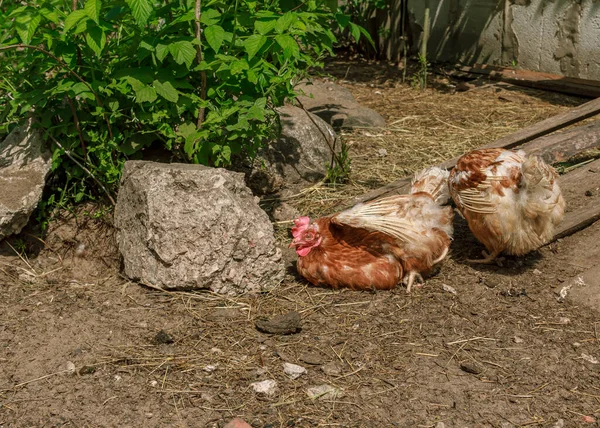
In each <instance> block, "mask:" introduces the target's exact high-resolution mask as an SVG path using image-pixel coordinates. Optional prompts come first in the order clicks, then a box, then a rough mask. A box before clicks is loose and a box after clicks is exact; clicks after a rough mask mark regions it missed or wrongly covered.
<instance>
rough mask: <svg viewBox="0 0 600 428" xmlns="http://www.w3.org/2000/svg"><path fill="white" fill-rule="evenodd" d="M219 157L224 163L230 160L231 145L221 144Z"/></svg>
mask: <svg viewBox="0 0 600 428" xmlns="http://www.w3.org/2000/svg"><path fill="white" fill-rule="evenodd" d="M221 157H222V158H223V159H224V160H225V163H226V164H228V163H229V162H231V147H230V146H222V148H221Z"/></svg>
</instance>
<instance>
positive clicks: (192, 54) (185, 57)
mask: <svg viewBox="0 0 600 428" xmlns="http://www.w3.org/2000/svg"><path fill="white" fill-rule="evenodd" d="M169 52H171V55H172V56H173V59H174V60H175V62H176V63H177V64H184V63H185V65H186V66H187V68H188V69H189V68H190V67H191V66H192V62H194V59H195V58H196V49H194V46H193V45H192V44H191V43H190V42H187V41H180V42H175V43H171V44H170V45H169Z"/></svg>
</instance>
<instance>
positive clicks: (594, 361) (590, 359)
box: [581, 354, 600, 364]
mask: <svg viewBox="0 0 600 428" xmlns="http://www.w3.org/2000/svg"><path fill="white" fill-rule="evenodd" d="M581 359H582V360H585V361H587V362H588V363H591V364H599V363H600V361H598V359H597V358H596V357H593V356H592V355H588V354H581Z"/></svg>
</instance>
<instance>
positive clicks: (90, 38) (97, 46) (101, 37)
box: [85, 27, 106, 56]
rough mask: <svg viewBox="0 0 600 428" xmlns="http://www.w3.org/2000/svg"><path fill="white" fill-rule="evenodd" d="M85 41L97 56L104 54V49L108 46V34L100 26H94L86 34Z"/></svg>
mask: <svg viewBox="0 0 600 428" xmlns="http://www.w3.org/2000/svg"><path fill="white" fill-rule="evenodd" d="M85 41H86V43H87V45H88V46H89V47H90V49H91V50H93V51H94V53H95V54H96V56H100V54H102V50H103V49H104V47H105V46H106V34H104V31H102V30H101V29H100V28H98V27H92V28H90V29H89V30H88V32H87V33H86V35H85Z"/></svg>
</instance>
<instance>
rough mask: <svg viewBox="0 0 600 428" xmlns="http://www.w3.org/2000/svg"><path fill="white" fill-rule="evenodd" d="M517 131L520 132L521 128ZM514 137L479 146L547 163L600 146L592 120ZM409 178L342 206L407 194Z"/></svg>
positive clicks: (598, 131) (448, 165) (445, 165)
mask: <svg viewBox="0 0 600 428" xmlns="http://www.w3.org/2000/svg"><path fill="white" fill-rule="evenodd" d="M595 101H598V102H599V103H598V106H599V107H600V99H598V100H595ZM540 123H541V122H540ZM536 125H537V124H536ZM536 125H533V126H536ZM526 129H527V128H526ZM517 133H521V131H519V132H517ZM513 135H514V134H513ZM522 135H523V134H522ZM509 137H510V136H509ZM502 140H504V143H503V144H499V145H498V144H496V143H497V142H499V141H502ZM517 140H518V138H517V137H515V138H508V137H506V138H504V139H501V140H497V141H495V142H494V143H490V144H486V145H485V146H482V147H481V148H489V147H505V148H518V149H522V150H525V152H526V153H528V154H535V155H537V156H540V157H542V158H543V159H544V160H545V161H546V162H548V163H555V162H561V161H564V160H566V159H568V158H570V157H571V156H574V155H576V154H578V153H580V152H583V151H585V150H589V149H592V148H595V147H600V121H595V122H592V123H590V124H587V125H584V126H580V127H577V128H574V129H570V130H568V131H564V132H560V133H556V134H552V135H548V136H545V137H541V138H537V139H534V140H533V141H529V142H526V143H524V144H522V145H520V146H517V145H516V144H514V142H515V141H517ZM457 160H458V158H454V159H451V160H449V161H446V162H444V163H442V164H441V165H439V166H440V167H442V168H447V169H450V168H452V167H453V166H454V165H456V161H457ZM410 181H411V177H405V178H401V179H399V180H396V181H394V182H392V183H389V184H387V185H385V186H382V187H380V188H378V189H375V190H372V191H370V192H367V193H365V194H362V195H360V196H357V197H355V198H352V199H351V200H349V201H347V203H346V204H345V206H352V205H354V204H357V203H359V202H366V201H370V200H373V199H375V198H379V197H383V196H390V195H395V194H403V193H407V192H408V189H409V186H410Z"/></svg>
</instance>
